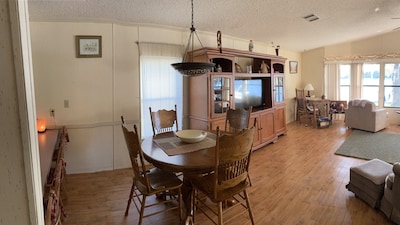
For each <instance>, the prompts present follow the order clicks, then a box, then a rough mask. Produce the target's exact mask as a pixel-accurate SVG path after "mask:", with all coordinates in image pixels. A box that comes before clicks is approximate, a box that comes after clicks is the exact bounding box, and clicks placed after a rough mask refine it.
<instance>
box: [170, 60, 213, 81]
mask: <svg viewBox="0 0 400 225" xmlns="http://www.w3.org/2000/svg"><path fill="white" fill-rule="evenodd" d="M171 65H172V67H174V68H175V69H176V70H177V71H179V73H181V74H182V75H183V76H188V77H195V76H201V75H204V74H206V73H208V72H209V71H210V70H211V69H212V68H213V67H214V66H215V64H214V63H205V62H182V63H174V64H171Z"/></svg>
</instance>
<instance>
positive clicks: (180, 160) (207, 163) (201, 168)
mask: <svg viewBox="0 0 400 225" xmlns="http://www.w3.org/2000/svg"><path fill="white" fill-rule="evenodd" d="M173 136H174V134H173V133H168V134H163V135H158V136H156V137H148V138H145V139H143V142H142V149H143V154H144V158H145V159H146V160H147V161H148V162H150V163H152V164H153V165H154V166H156V167H158V168H160V169H163V170H166V171H170V172H175V173H177V172H182V173H183V187H182V197H183V202H184V204H185V208H186V212H187V213H186V215H187V216H186V224H191V223H190V222H191V220H192V219H191V218H192V215H193V212H194V211H193V209H192V208H191V204H190V203H191V191H192V186H191V183H190V181H189V180H188V179H186V177H188V176H190V175H194V174H203V173H207V172H210V171H212V170H213V166H214V147H211V148H205V149H200V150H196V151H193V152H187V153H183V154H176V155H168V154H167V153H165V151H164V150H163V149H162V148H161V147H160V146H159V145H158V144H157V143H155V141H154V140H156V139H160V138H170V137H173ZM208 137H213V138H214V139H215V137H216V136H215V134H213V133H208Z"/></svg>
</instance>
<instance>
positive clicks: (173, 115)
mask: <svg viewBox="0 0 400 225" xmlns="http://www.w3.org/2000/svg"><path fill="white" fill-rule="evenodd" d="M149 111H150V119H151V125H152V127H153V136H156V135H159V134H163V133H168V132H174V131H178V117H177V108H176V105H175V107H174V109H172V110H166V109H160V110H158V111H154V112H153V111H151V107H149Z"/></svg>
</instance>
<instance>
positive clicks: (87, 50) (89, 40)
mask: <svg viewBox="0 0 400 225" xmlns="http://www.w3.org/2000/svg"><path fill="white" fill-rule="evenodd" d="M75 42H76V57H77V58H99V57H101V36H93V35H92V36H84V35H76V36H75Z"/></svg>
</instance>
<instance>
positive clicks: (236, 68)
mask: <svg viewBox="0 0 400 225" xmlns="http://www.w3.org/2000/svg"><path fill="white" fill-rule="evenodd" d="M235 72H236V73H241V72H242V67H241V66H240V65H239V64H237V63H235Z"/></svg>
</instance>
